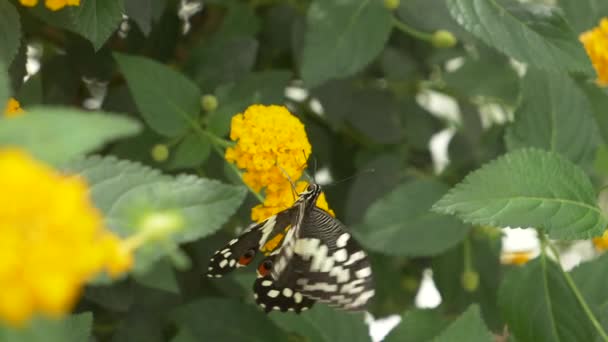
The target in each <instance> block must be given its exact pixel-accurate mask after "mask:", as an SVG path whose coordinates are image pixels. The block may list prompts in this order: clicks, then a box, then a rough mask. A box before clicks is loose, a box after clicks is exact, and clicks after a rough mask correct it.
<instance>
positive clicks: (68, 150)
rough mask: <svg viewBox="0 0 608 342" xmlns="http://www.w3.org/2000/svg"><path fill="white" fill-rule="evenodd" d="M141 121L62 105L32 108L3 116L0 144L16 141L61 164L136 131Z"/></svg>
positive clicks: (15, 143)
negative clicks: (25, 112)
mask: <svg viewBox="0 0 608 342" xmlns="http://www.w3.org/2000/svg"><path fill="white" fill-rule="evenodd" d="M139 130H140V125H139V124H138V123H137V122H135V121H133V120H132V119H129V118H127V117H125V116H118V115H112V114H108V113H103V112H85V111H79V110H75V109H70V108H61V107H34V108H28V110H27V114H26V115H21V116H19V117H16V118H11V119H3V120H1V119H0V145H16V146H21V147H23V148H25V149H27V150H28V151H29V152H30V153H32V154H33V155H34V156H36V157H37V158H39V159H41V160H44V161H47V162H50V163H52V164H55V165H58V164H62V163H64V162H67V161H69V160H70V159H74V158H75V157H78V156H81V155H83V154H85V153H88V152H91V151H94V150H96V149H98V148H99V147H101V146H103V145H104V144H105V143H107V142H109V141H111V140H114V139H118V138H122V137H126V136H129V135H133V134H135V133H137V132H139Z"/></svg>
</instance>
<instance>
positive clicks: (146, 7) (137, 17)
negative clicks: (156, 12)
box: [124, 0, 153, 36]
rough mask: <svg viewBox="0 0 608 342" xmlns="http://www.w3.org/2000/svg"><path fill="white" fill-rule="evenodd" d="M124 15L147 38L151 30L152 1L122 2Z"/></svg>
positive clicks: (132, 0)
mask: <svg viewBox="0 0 608 342" xmlns="http://www.w3.org/2000/svg"><path fill="white" fill-rule="evenodd" d="M124 2H125V14H126V15H127V16H129V18H131V19H133V21H135V23H136V24H137V26H139V29H140V30H141V32H142V33H143V34H144V36H147V35H149V34H150V31H151V30H152V2H153V0H124Z"/></svg>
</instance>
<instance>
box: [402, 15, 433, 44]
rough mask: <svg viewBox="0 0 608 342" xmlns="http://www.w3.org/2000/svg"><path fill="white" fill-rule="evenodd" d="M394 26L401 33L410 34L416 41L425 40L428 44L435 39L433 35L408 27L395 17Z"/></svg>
mask: <svg viewBox="0 0 608 342" xmlns="http://www.w3.org/2000/svg"><path fill="white" fill-rule="evenodd" d="M393 26H395V27H396V28H397V29H399V30H400V31H401V32H403V33H405V34H408V35H410V36H412V37H414V38H416V39H419V40H423V41H426V42H430V41H431V40H432V39H433V35H432V34H431V33H427V32H422V31H418V30H416V29H415V28H413V27H411V26H408V25H407V24H405V23H404V22H402V21H400V20H399V19H397V18H395V17H393Z"/></svg>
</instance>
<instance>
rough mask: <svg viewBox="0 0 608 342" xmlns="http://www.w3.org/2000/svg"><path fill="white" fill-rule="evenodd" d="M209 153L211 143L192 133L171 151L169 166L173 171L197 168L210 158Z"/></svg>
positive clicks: (203, 137)
mask: <svg viewBox="0 0 608 342" xmlns="http://www.w3.org/2000/svg"><path fill="white" fill-rule="evenodd" d="M209 153H211V141H209V139H208V138H207V137H206V136H204V135H200V134H196V133H191V134H188V135H186V137H184V139H183V140H182V141H180V142H179V144H177V146H176V147H175V149H172V150H171V155H170V157H169V158H170V159H169V161H168V165H167V166H168V167H169V169H173V170H174V169H184V168H189V167H196V166H198V165H201V164H202V163H204V162H205V161H206V160H207V158H209Z"/></svg>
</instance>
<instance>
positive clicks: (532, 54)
mask: <svg viewBox="0 0 608 342" xmlns="http://www.w3.org/2000/svg"><path fill="white" fill-rule="evenodd" d="M447 1H448V7H449V9H450V12H451V14H452V16H453V17H454V19H456V21H458V23H459V24H460V25H462V26H463V27H464V28H465V29H466V30H467V31H469V32H470V33H472V34H473V35H475V36H476V37H477V38H479V39H481V40H483V41H484V42H485V43H486V44H488V45H490V46H492V47H494V48H496V49H498V50H500V51H502V52H504V53H505V54H507V55H509V56H511V57H513V58H516V59H518V60H520V61H521V62H524V63H528V64H530V65H532V66H535V67H538V68H542V69H545V70H555V71H563V70H564V69H565V70H569V71H584V72H587V73H591V72H592V70H591V64H590V63H589V59H588V58H587V56H586V55H585V51H584V50H583V47H582V45H581V44H580V43H579V42H578V40H577V37H576V35H575V34H574V32H573V31H572V28H571V27H570V26H569V25H568V22H567V21H566V19H565V18H564V17H563V16H562V14H561V12H560V11H559V9H557V8H555V7H550V6H546V5H541V4H537V3H521V2H518V1H515V0H447Z"/></svg>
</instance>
